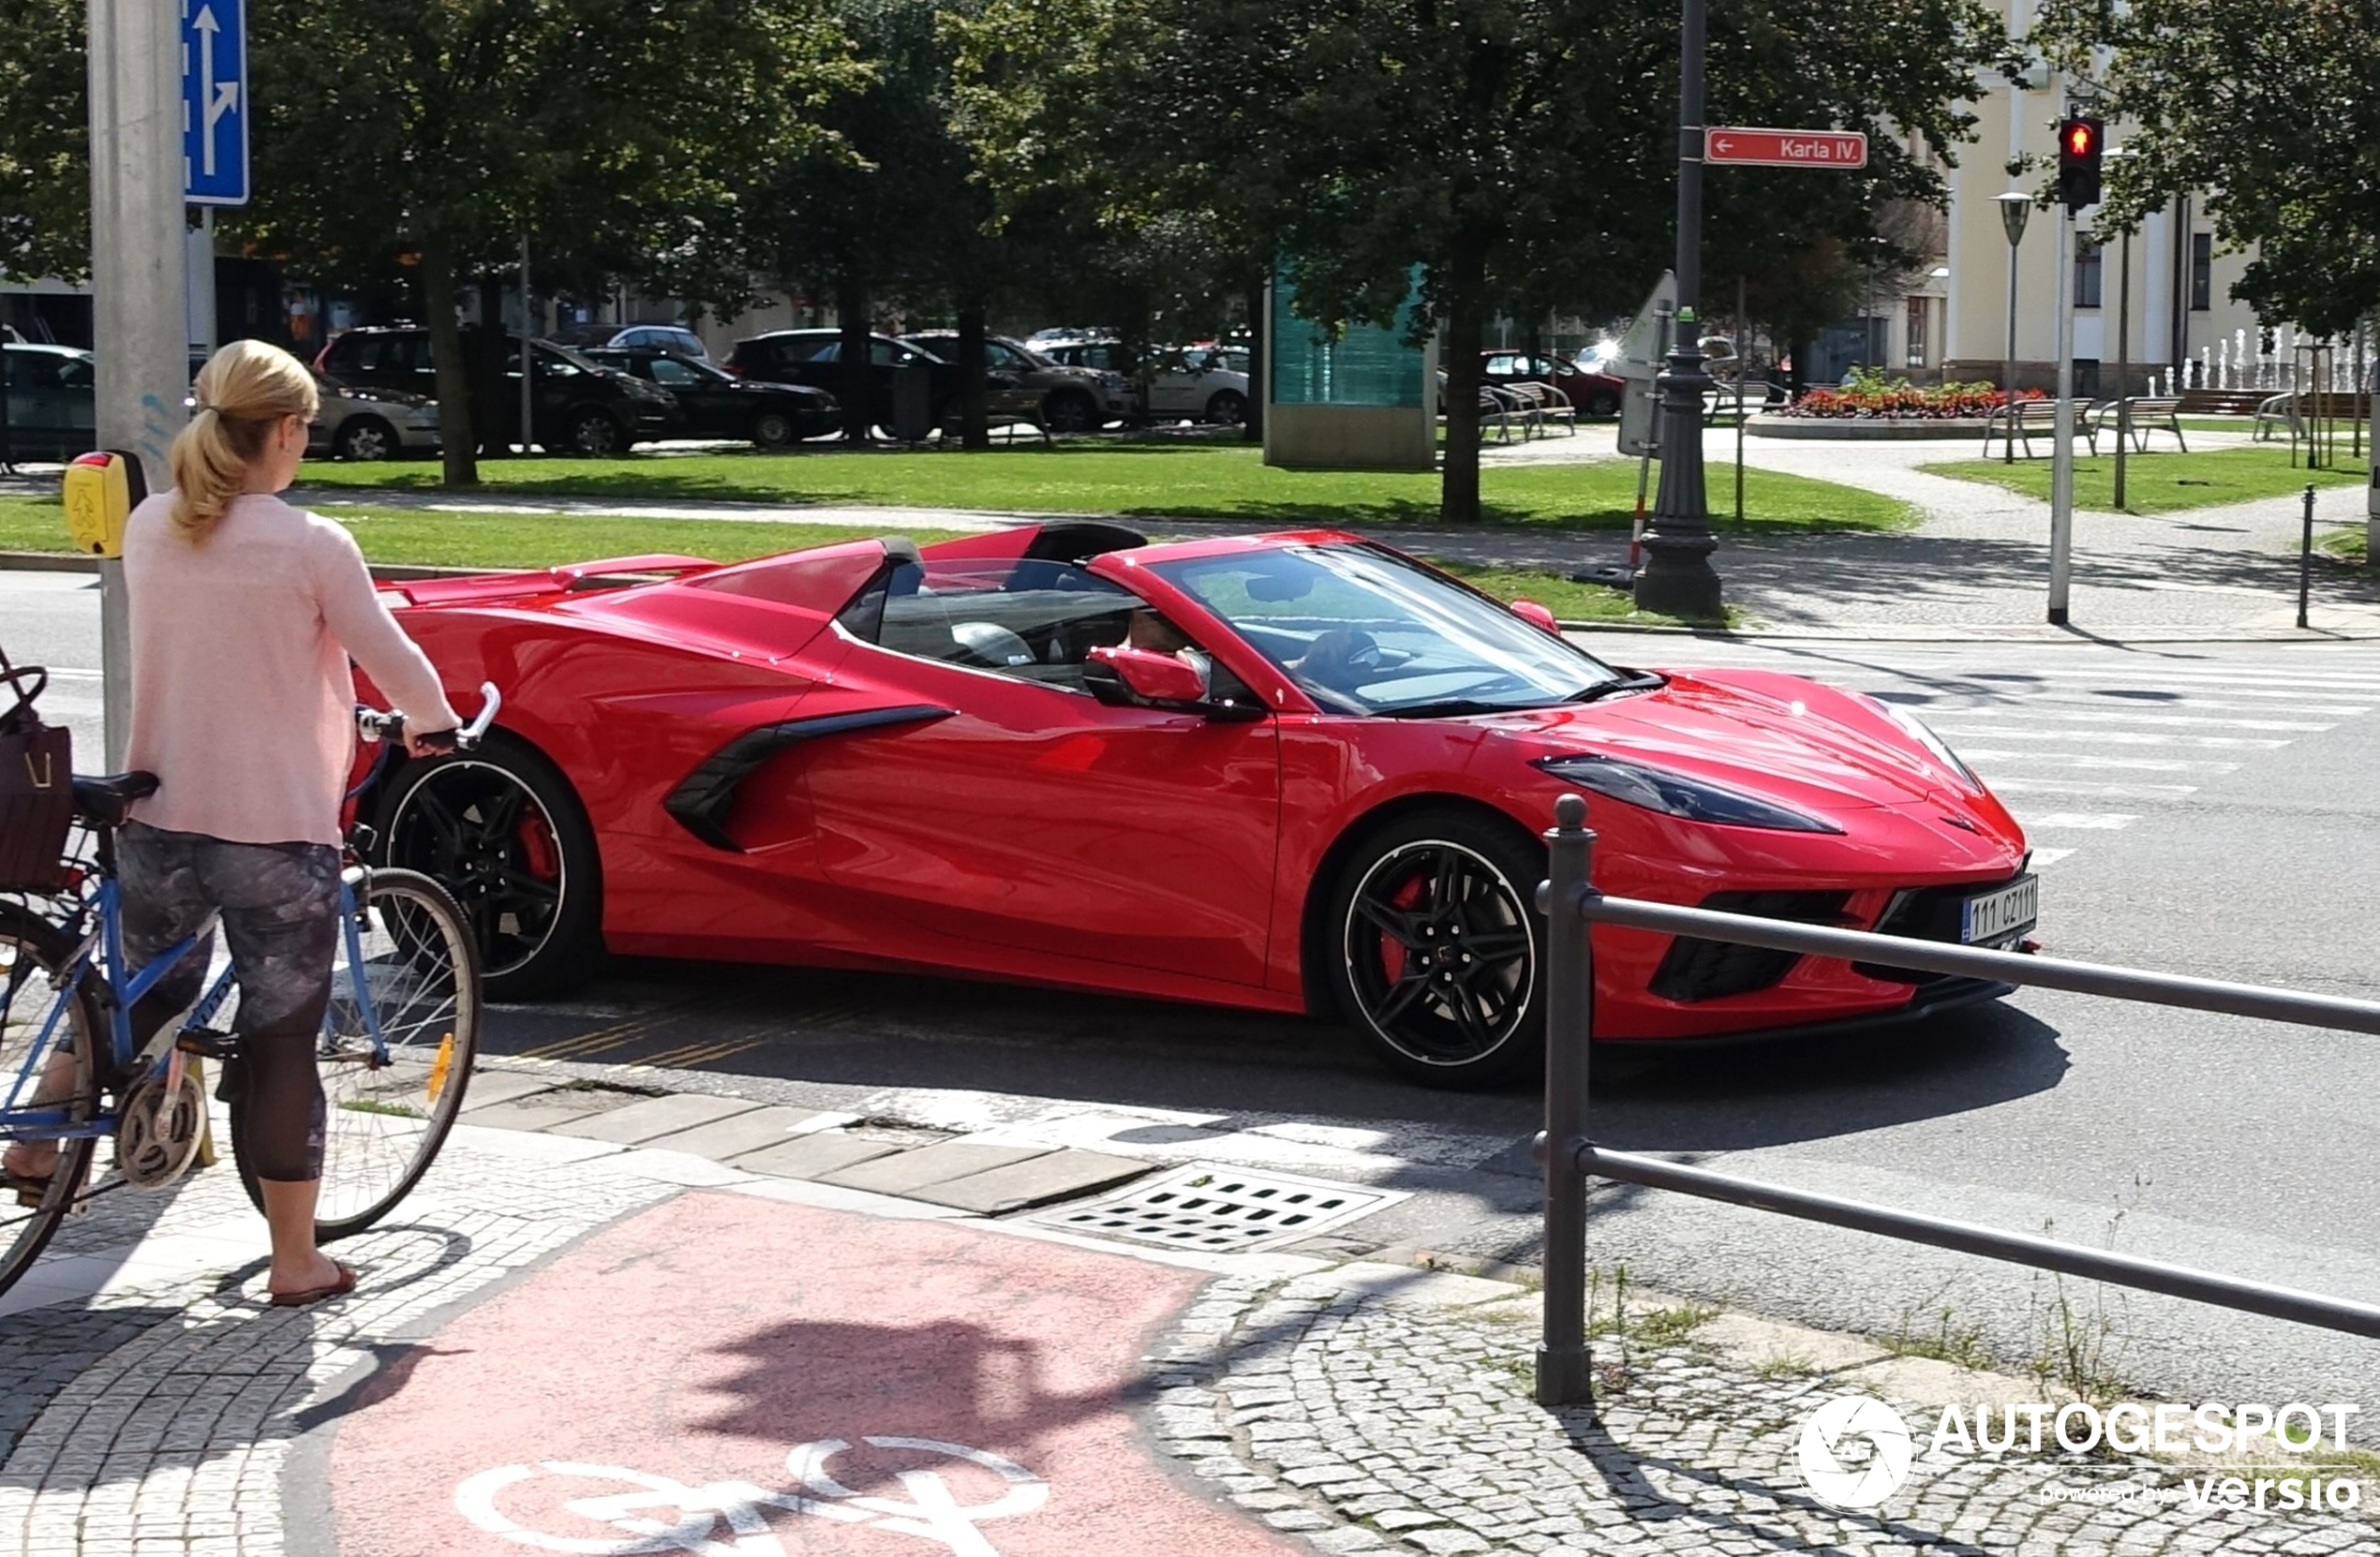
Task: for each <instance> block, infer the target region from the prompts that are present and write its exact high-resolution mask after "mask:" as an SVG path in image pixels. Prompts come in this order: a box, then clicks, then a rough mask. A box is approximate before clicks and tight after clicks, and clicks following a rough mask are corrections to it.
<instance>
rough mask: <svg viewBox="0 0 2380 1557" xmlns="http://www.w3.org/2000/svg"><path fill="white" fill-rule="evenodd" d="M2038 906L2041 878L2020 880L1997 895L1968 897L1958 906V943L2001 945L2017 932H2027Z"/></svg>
mask: <svg viewBox="0 0 2380 1557" xmlns="http://www.w3.org/2000/svg"><path fill="white" fill-rule="evenodd" d="M2040 906H2041V878H2040V877H2038V876H2024V877H2020V878H2018V879H2017V880H2016V881H2015V882H2010V883H2009V884H2008V885H2006V886H2003V887H2001V889H2000V890H1999V891H1998V892H1987V893H1986V894H1984V895H1983V896H1982V897H1970V898H1968V899H1967V901H1966V902H1965V903H1963V904H1961V905H1960V908H1959V915H1958V939H1959V940H1961V941H1964V942H1968V943H1969V944H1971V945H1972V944H1975V943H1977V942H1990V941H2005V940H2007V939H2008V938H2009V937H2010V936H2013V935H2016V934H2017V933H2018V932H2019V931H2022V930H2029V929H2031V928H2032V927H2033V921H2034V920H2035V919H2037V918H2039V917H2040V913H2039V910H2040Z"/></svg>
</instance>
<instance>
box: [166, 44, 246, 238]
mask: <svg viewBox="0 0 2380 1557" xmlns="http://www.w3.org/2000/svg"><path fill="white" fill-rule="evenodd" d="M182 188H183V192H184V194H185V196H186V198H187V199H188V200H189V201H190V203H191V204H193V205H245V204H247V202H248V41H247V7H246V5H245V0H182Z"/></svg>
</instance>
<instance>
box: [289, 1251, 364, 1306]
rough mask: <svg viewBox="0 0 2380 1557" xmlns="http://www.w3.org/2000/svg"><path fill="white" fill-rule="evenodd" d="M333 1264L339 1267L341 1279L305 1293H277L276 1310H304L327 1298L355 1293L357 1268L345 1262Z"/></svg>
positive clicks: (336, 1261) (308, 1289)
mask: <svg viewBox="0 0 2380 1557" xmlns="http://www.w3.org/2000/svg"><path fill="white" fill-rule="evenodd" d="M331 1263H332V1264H333V1265H335V1266H336V1267H338V1271H339V1279H338V1280H337V1281H335V1282H332V1283H329V1284H328V1285H325V1286H310V1287H307V1288H306V1289H305V1291H303V1292H276V1293H275V1294H273V1305H272V1306H273V1307H275V1308H276V1309H302V1308H305V1306H306V1305H307V1304H309V1303H319V1302H321V1301H322V1300H323V1299H324V1298H326V1297H346V1296H347V1295H348V1294H349V1293H350V1292H353V1291H354V1290H355V1268H354V1267H353V1266H351V1265H350V1264H348V1263H347V1262H346V1261H345V1260H333V1261H332V1262H331Z"/></svg>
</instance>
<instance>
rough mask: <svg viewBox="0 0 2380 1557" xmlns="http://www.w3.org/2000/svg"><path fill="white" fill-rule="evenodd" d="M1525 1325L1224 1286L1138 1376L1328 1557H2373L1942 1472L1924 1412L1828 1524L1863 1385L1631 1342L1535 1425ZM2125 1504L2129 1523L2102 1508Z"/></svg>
mask: <svg viewBox="0 0 2380 1557" xmlns="http://www.w3.org/2000/svg"><path fill="white" fill-rule="evenodd" d="M1525 1307H1526V1305H1524V1304H1516V1303H1511V1302H1506V1303H1502V1304H1489V1305H1485V1306H1484V1307H1483V1308H1482V1309H1478V1310H1474V1311H1472V1312H1463V1311H1460V1310H1457V1311H1453V1312H1450V1311H1448V1310H1445V1309H1442V1308H1439V1309H1434V1308H1430V1307H1425V1306H1421V1305H1418V1304H1409V1303H1400V1302H1399V1301H1397V1300H1396V1299H1395V1298H1394V1297H1393V1296H1387V1297H1384V1296H1382V1295H1379V1294H1377V1293H1374V1292H1366V1291H1352V1292H1351V1291H1348V1290H1346V1289H1345V1288H1344V1287H1343V1286H1342V1285H1341V1284H1339V1283H1335V1282H1333V1281H1332V1280H1331V1278H1330V1276H1328V1275H1327V1274H1322V1275H1316V1276H1311V1277H1305V1278H1298V1279H1292V1280H1290V1281H1287V1282H1286V1283H1272V1282H1267V1281H1265V1280H1263V1279H1262V1278H1244V1279H1242V1278H1227V1279H1225V1280H1222V1281H1218V1282H1216V1283H1212V1285H1210V1286H1209V1287H1208V1288H1207V1290H1206V1292H1205V1293H1204V1294H1203V1295H1202V1296H1201V1298H1200V1300H1199V1301H1198V1302H1197V1304H1196V1305H1194V1306H1193V1308H1192V1309H1191V1310H1190V1312H1188V1313H1187V1314H1186V1315H1185V1316H1184V1319H1183V1323H1182V1325H1181V1326H1180V1327H1177V1329H1176V1330H1175V1332H1174V1333H1173V1335H1172V1336H1170V1337H1169V1338H1168V1341H1167V1342H1166V1343H1165V1344H1163V1345H1162V1346H1161V1347H1160V1348H1159V1349H1158V1350H1157V1351H1156V1352H1155V1353H1153V1356H1152V1358H1151V1361H1152V1364H1153V1367H1154V1368H1155V1369H1157V1370H1158V1379H1157V1382H1158V1384H1159V1385H1160V1386H1161V1387H1160V1389H1159V1392H1158V1394H1157V1397H1156V1400H1157V1404H1156V1405H1155V1407H1154V1412H1155V1416H1156V1417H1157V1424H1158V1431H1159V1433H1160V1435H1161V1436H1162V1438H1163V1440H1164V1442H1165V1443H1166V1445H1167V1446H1168V1448H1169V1449H1170V1450H1171V1452H1172V1453H1174V1454H1176V1455H1178V1456H1180V1457H1181V1458H1183V1460H1185V1461H1189V1464H1190V1468H1191V1469H1192V1470H1193V1471H1195V1472H1196V1473H1197V1475H1200V1476H1203V1477H1207V1478H1210V1479H1212V1480H1213V1481H1215V1482H1216V1483H1218V1484H1219V1485H1220V1486H1222V1487H1223V1488H1225V1489H1226V1490H1227V1491H1228V1492H1229V1494H1230V1496H1231V1497H1232V1499H1233V1501H1235V1502H1237V1503H1238V1504H1239V1505H1241V1506H1242V1507H1243V1508H1246V1509H1248V1510H1250V1511H1251V1512H1252V1513H1255V1514H1257V1516H1258V1517H1259V1518H1261V1519H1263V1520H1265V1522H1266V1523H1268V1524H1270V1525H1272V1527H1273V1528H1275V1529H1277V1530H1284V1531H1291V1532H1296V1533H1298V1534H1301V1535H1303V1536H1304V1538H1305V1539H1306V1540H1307V1541H1309V1542H1310V1543H1311V1544H1312V1545H1313V1546H1315V1547H1316V1548H1317V1549H1318V1550H1322V1551H1325V1552H1329V1553H1333V1554H1336V1553H1347V1552H1371V1551H1377V1552H1390V1551H1394V1550H1408V1551H1421V1552H1426V1553H1429V1554H1431V1557H1442V1554H1452V1553H1460V1552H1528V1553H1533V1554H1538V1553H1542V1554H1549V1557H1585V1554H1588V1553H1598V1554H1600V1553H1631V1554H1633V1553H1653V1552H1679V1553H1695V1554H1703V1553H1743V1554H1747V1557H1750V1554H1754V1553H1765V1552H1776V1551H1817V1552H1834V1553H1847V1552H1859V1553H1867V1554H1874V1557H1885V1554H1898V1553H1911V1552H1917V1551H1921V1550H1922V1551H1927V1552H1938V1553H1941V1554H1943V1557H1968V1554H1974V1557H1981V1554H1986V1553H1988V1554H1991V1557H2001V1554H2016V1557H2036V1554H2038V1557H2053V1554H2056V1557H2132V1554H2136V1553H2137V1554H2148V1553H2158V1552H2213V1551H2221V1552H2227V1553H2246V1554H2253V1553H2264V1552H2276V1553H2300V1552H2302V1553H2321V1552H2336V1551H2348V1550H2354V1551H2357V1552H2373V1551H2380V1525H2375V1524H2374V1523H2373V1522H2371V1520H2370V1519H2369V1518H2368V1517H2366V1516H2364V1515H2362V1514H2357V1515H2354V1516H2340V1515H2334V1514H2323V1515H2309V1514H2303V1513H2297V1514H2259V1513H2254V1512H2233V1511H2230V1510H2227V1509H2224V1508H2222V1507H2219V1506H2218V1507H2209V1508H2206V1509H2200V1508H2195V1507H2193V1506H2190V1505H2188V1503H2187V1502H2186V1501H2182V1502H2176V1501H2167V1499H2168V1498H2170V1497H2173V1496H2177V1495H2180V1496H2186V1494H2179V1492H2178V1490H2177V1492H2173V1493H2167V1494H2165V1495H2164V1496H2160V1495H2159V1493H2158V1492H2157V1491H2156V1489H2164V1488H2175V1487H2176V1475H2175V1473H2174V1471H2173V1470H2172V1468H2171V1467H2169V1466H2164V1465H2160V1464H2158V1463H2156V1462H2154V1461H2147V1460H2127V1459H2123V1458H2121V1457H2118V1458H2113V1459H2097V1460H2077V1459H2073V1458H2066V1459H2060V1460H2054V1461H2053V1460H2051V1459H2047V1458H2044V1457H2039V1456H2031V1455H2015V1454H2012V1455H2010V1456H2007V1457H2005V1458H2000V1459H1994V1458H1988V1457H1980V1456H1978V1457H1971V1458H1965V1459H1959V1458H1956V1457H1952V1456H1949V1455H1948V1454H1947V1451H1946V1452H1945V1458H1944V1459H1942V1460H1941V1461H1936V1460H1934V1459H1932V1458H1931V1457H1930V1456H1929V1455H1928V1453H1927V1452H1926V1446H1927V1445H1929V1443H1930V1437H1931V1432H1932V1426H1931V1423H1932V1421H1933V1419H1934V1418H1933V1416H1931V1415H1930V1414H1921V1413H1920V1412H1919V1411H1918V1410H1917V1409H1916V1408H1915V1407H1914V1406H1912V1405H1911V1404H1910V1403H1909V1402H1906V1401H1891V1402H1890V1403H1891V1404H1892V1405H1894V1406H1895V1407H1896V1408H1897V1410H1898V1413H1899V1415H1900V1416H1901V1417H1902V1418H1903V1420H1904V1421H1905V1422H1906V1423H1907V1425H1908V1426H1909V1428H1910V1430H1911V1436H1912V1437H1913V1438H1914V1439H1915V1440H1916V1443H1917V1445H1918V1446H1919V1449H1918V1458H1917V1460H1916V1461H1915V1463H1914V1465H1913V1467H1912V1469H1911V1474H1910V1476H1909V1478H1908V1480H1907V1482H1906V1483H1905V1484H1904V1485H1903V1486H1902V1487H1901V1488H1900V1490H1898V1491H1897V1493H1896V1494H1894V1495H1893V1496H1891V1497H1889V1498H1887V1499H1886V1500H1885V1501H1884V1503H1883V1504H1882V1505H1881V1506H1880V1507H1879V1508H1877V1509H1876V1510H1875V1511H1874V1512H1872V1513H1845V1512H1839V1511H1837V1510H1836V1509H1834V1508H1830V1507H1829V1506H1827V1505H1824V1504H1822V1503H1821V1502H1819V1501H1818V1500H1817V1499H1816V1498H1815V1497H1813V1496H1812V1495H1811V1493H1810V1491H1809V1490H1808V1486H1807V1482H1806V1480H1805V1479H1804V1477H1803V1476H1802V1475H1801V1474H1800V1472H1799V1470H1798V1468H1797V1465H1798V1458H1797V1446H1798V1444H1799V1441H1800V1438H1801V1435H1802V1431H1803V1424H1804V1422H1805V1421H1806V1420H1807V1416H1808V1415H1809V1413H1810V1412H1811V1411H1812V1410H1813V1409H1815V1408H1816V1407H1817V1406H1818V1405H1819V1404H1820V1403H1821V1402H1822V1401H1826V1400H1828V1399H1830V1398H1832V1397H1835V1396H1837V1395H1839V1394H1842V1393H1844V1392H1846V1391H1847V1390H1849V1389H1853V1388H1856V1387H1857V1383H1856V1382H1855V1380H1856V1375H1854V1376H1853V1378H1852V1379H1845V1378H1841V1377H1837V1376H1830V1375H1826V1374H1813V1373H1807V1372H1803V1371H1799V1370H1787V1371H1783V1372H1778V1371H1774V1370H1771V1371H1769V1372H1770V1373H1771V1374H1772V1376H1765V1377H1764V1376H1763V1371H1761V1370H1757V1369H1754V1368H1752V1367H1748V1366H1745V1365H1742V1364H1737V1363H1730V1362H1722V1361H1718V1360H1716V1359H1715V1358H1714V1357H1712V1356H1710V1355H1708V1354H1705V1353H1703V1352H1701V1351H1698V1350H1696V1349H1694V1348H1691V1347H1685V1346H1655V1345H1644V1344H1641V1343H1640V1344H1633V1345H1631V1346H1630V1347H1629V1349H1628V1352H1627V1356H1626V1359H1625V1361H1624V1362H1621V1363H1616V1364H1605V1365H1603V1366H1601V1367H1599V1375H1600V1382H1599V1387H1598V1395H1599V1401H1600V1408H1599V1410H1589V1409H1584V1408H1576V1409H1573V1408H1564V1409H1559V1410H1552V1411H1549V1410H1546V1409H1544V1408H1541V1407H1540V1406H1537V1405H1535V1404H1533V1403H1532V1402H1531V1401H1530V1400H1529V1398H1528V1389H1529V1384H1528V1365H1529V1359H1530V1357H1531V1356H1532V1351H1533V1342H1534V1330H1533V1327H1531V1326H1530V1325H1529V1324H1528V1323H1527V1321H1526V1320H1525V1317H1524V1316H1523V1314H1522V1313H1521V1312H1518V1311H1520V1310H1523V1309H1525ZM1499 1309H1500V1310H1503V1311H1505V1312H1501V1313H1498V1312H1496V1311H1497V1310H1499ZM1598 1355H1599V1357H1605V1356H1608V1355H1610V1352H1609V1351H1608V1349H1607V1350H1606V1351H1601V1352H1599V1354H1598ZM2054 1486H2063V1487H2066V1488H2071V1489H2078V1490H2085V1491H2087V1492H2089V1493H2090V1494H2092V1495H2091V1496H2089V1497H2083V1498H2073V1499H2059V1498H2056V1497H2054V1496H2052V1495H2049V1489H2051V1488H2052V1487H2054ZM2122 1487H2129V1488H2133V1489H2138V1490H2137V1491H2136V1492H2135V1493H2134V1499H2135V1501H2132V1502H2129V1503H2114V1502H2107V1501H2102V1500H2105V1499H2109V1498H2112V1497H2113V1496H2114V1495H2115V1492H2116V1490H2118V1489H2119V1488H2122Z"/></svg>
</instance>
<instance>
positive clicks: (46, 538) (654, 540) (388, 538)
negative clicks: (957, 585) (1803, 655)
mask: <svg viewBox="0 0 2380 1557" xmlns="http://www.w3.org/2000/svg"><path fill="white" fill-rule="evenodd" d="M326 512H329V513H330V514H331V515H332V516H333V517H335V518H336V519H337V520H338V521H339V522H340V523H341V524H343V525H345V526H348V528H349V529H350V530H351V531H353V532H354V535H355V540H356V543H357V544H358V545H360V546H362V547H363V548H364V556H365V557H366V558H367V559H369V560H371V561H373V562H385V563H408V564H413V565H416V566H428V567H445V568H486V569H491V570H494V569H503V568H544V567H551V566H553V565H555V564H557V563H564V562H585V561H588V560H590V559H592V558H595V557H602V556H634V555H637V554H639V553H645V552H680V553H684V554H686V555H688V556H707V557H711V558H713V559H715V560H717V561H721V562H740V561H742V560H743V559H745V558H746V557H753V556H768V555H770V554H771V553H774V552H787V551H795V550H798V549H799V548H801V547H804V546H818V545H825V544H827V543H829V542H832V541H857V540H861V539H864V538H866V537H867V536H868V535H869V534H870V532H869V531H868V530H865V529H858V528H854V527H852V526H845V525H804V524H800V523H798V522H793V523H785V522H779V521H776V520H761V521H754V522H749V523H747V522H743V521H738V520H727V519H632V518H609V517H601V516H596V517H584V516H580V515H576V514H568V515H566V514H543V513H502V514H497V513H424V512H420V511H418V510H412V509H375V508H368V507H361V506H358V507H350V506H348V505H347V504H344V503H342V504H339V505H337V506H336V507H334V508H329V509H327V510H326ZM903 533H905V534H907V535H908V536H909V537H910V538H911V539H912V540H915V541H920V542H924V541H940V540H943V539H945V538H946V537H949V536H952V535H956V534H959V533H961V532H959V531H956V530H938V529H912V530H907V531H904V532H903ZM66 549H67V531H66V521H65V518H64V517H63V515H62V514H61V513H60V512H59V508H58V504H57V503H56V502H55V501H53V500H52V499H49V498H43V497H0V551H11V552H63V551H65V550H66ZM1432 560H1434V561H1438V565H1439V566H1441V567H1443V568H1445V569H1446V570H1447V571H1449V572H1451V573H1455V574H1457V575H1459V576H1461V577H1463V578H1465V579H1467V580H1469V581H1470V583H1471V584H1472V585H1473V586H1475V587H1477V588H1480V589H1482V590H1485V591H1486V592H1487V593H1489V594H1491V595H1494V596H1495V597H1496V598H1497V599H1498V600H1506V601H1510V600H1519V599H1524V598H1525V599H1528V600H1533V601H1537V602H1538V603H1539V604H1540V605H1542V606H1544V607H1545V608H1546V609H1547V610H1549V611H1552V612H1553V613H1554V615H1556V616H1559V617H1561V618H1562V619H1563V620H1564V621H1594V622H1629V623H1637V624H1641V625H1645V626H1670V625H1674V624H1675V622H1676V618H1674V617H1670V616H1659V615H1644V614H1642V613H1640V612H1638V611H1637V610H1636V609H1635V607H1634V606H1633V604H1632V603H1631V602H1630V601H1629V598H1628V597H1627V596H1626V595H1624V594H1621V593H1620V592H1619V591H1617V590H1614V589H1607V588H1604V587H1602V586H1599V585H1587V584H1573V583H1571V582H1570V581H1569V579H1567V578H1565V577H1564V576H1563V575H1562V574H1560V573H1558V572H1554V571H1550V570H1546V569H1539V568H1480V567H1473V566H1470V565H1466V564H1464V563H1457V562H1446V561H1439V560H1438V559H1435V558H1433V559H1432ZM1701 625H1716V624H1701Z"/></svg>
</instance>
